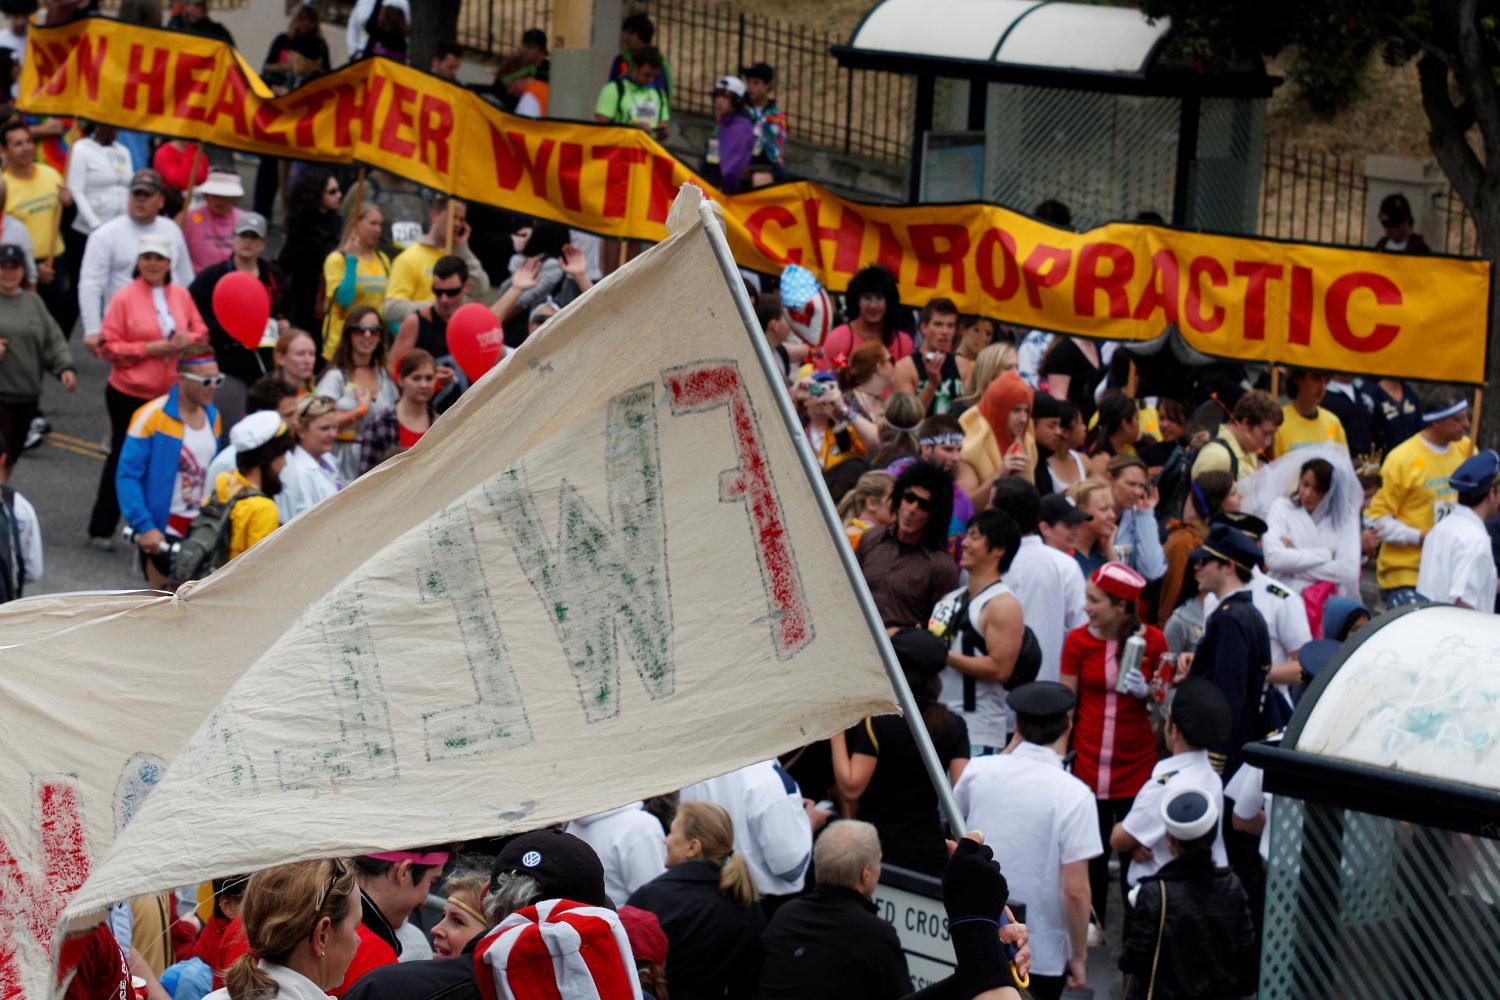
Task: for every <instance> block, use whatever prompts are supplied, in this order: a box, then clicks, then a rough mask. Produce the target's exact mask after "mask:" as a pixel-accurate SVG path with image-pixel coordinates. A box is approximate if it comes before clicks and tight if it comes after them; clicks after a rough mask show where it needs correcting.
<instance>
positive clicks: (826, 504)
mask: <svg viewBox="0 0 1500 1000" xmlns="http://www.w3.org/2000/svg"><path fill="white" fill-rule="evenodd" d="M698 216H699V218H701V219H702V220H703V228H704V229H706V230H707V231H708V242H709V245H710V246H712V247H713V249H714V258H715V259H716V260H717V261H718V262H719V270H720V271H722V272H723V273H724V280H725V281H726V282H728V284H729V294H730V295H732V296H733V297H734V304H735V306H736V307H737V308H738V309H739V311H740V319H742V320H743V321H744V323H745V330H746V332H748V333H749V334H750V344H751V346H752V347H753V348H754V349H755V357H756V359H757V360H758V361H759V362H760V367H761V371H762V372H763V373H764V374H765V376H766V381H767V382H769V383H770V384H771V393H772V395H773V396H775V398H776V409H777V410H778V411H779V412H780V413H781V419H782V422H783V423H785V424H786V430H787V433H788V434H789V435H790V436H791V439H792V443H793V447H794V448H795V450H796V452H797V461H798V462H799V463H801V465H802V472H803V474H804V475H805V476H806V477H807V482H808V485H810V486H811V487H812V491H813V497H814V498H815V499H816V500H817V502H818V513H820V514H822V516H823V524H824V526H825V527H826V528H827V529H828V533H829V535H831V536H832V537H833V540H834V548H835V549H836V550H837V551H838V554H839V562H840V563H842V565H843V567H844V574H845V575H846V576H847V577H848V578H849V585H850V586H851V587H853V588H854V599H855V600H856V601H857V602H858V603H859V610H860V613H861V614H862V615H863V616H864V619H865V624H866V625H868V626H869V628H870V636H871V638H873V639H874V640H875V649H876V650H877V651H878V652H879V653H880V663H881V666H883V667H885V673H886V676H887V677H888V678H889V679H890V682H891V687H892V688H894V689H895V691H896V701H897V702H899V703H900V705H901V712H902V714H903V715H905V716H906V727H907V728H908V729H910V730H911V736H912V739H913V740H915V741H916V744H917V752H918V754H919V755H920V756H921V758H922V766H923V767H924V768H925V769H926V770H927V779H928V780H929V781H931V782H932V787H933V790H934V791H936V792H937V797H938V803H939V804H940V805H941V806H942V808H943V813H944V815H946V816H947V817H948V825H949V827H950V828H951V829H952V831H953V835H954V836H955V837H962V836H963V835H964V832H965V828H964V817H963V813H961V812H959V809H958V802H957V800H956V799H954V797H953V788H952V786H951V785H949V784H948V774H947V772H946V771H944V770H943V764H942V761H940V760H939V759H938V755H937V749H936V748H935V747H934V746H933V745H932V737H931V736H929V735H928V734H927V726H926V725H925V724H924V723H923V722H922V710H921V709H919V708H918V707H917V699H916V698H915V697H913V695H912V693H911V687H910V686H909V685H908V684H907V683H906V675H905V674H904V673H903V672H902V671H901V664H900V662H899V661H897V659H896V651H895V650H894V649H892V648H891V638H890V636H889V635H887V634H886V631H885V623H884V622H883V621H881V619H880V612H878V611H876V610H875V599H874V598H873V597H871V596H870V588H869V587H868V586H866V584H865V577H864V573H862V572H861V571H860V568H859V563H858V562H857V561H856V560H855V558H854V549H852V548H851V547H850V546H849V540H848V537H847V536H846V535H845V534H844V523H843V521H841V520H840V519H839V515H838V510H837V509H836V508H835V507H834V505H833V498H832V497H830V496H829V495H828V487H827V486H826V485H824V483H823V473H822V471H821V469H819V467H818V461H817V459H816V458H814V457H813V453H812V445H811V444H809V443H808V440H807V434H806V433H804V432H803V430H802V421H801V420H800V419H799V418H798V417H797V410H796V407H794V406H793V405H792V397H791V396H790V395H789V394H788V393H787V391H786V385H785V383H784V381H783V377H782V374H781V372H780V371H779V370H778V368H777V364H776V360H775V357H774V356H773V355H772V353H771V346H770V344H769V343H767V341H766V338H765V336H764V334H763V333H762V332H761V329H760V323H759V322H758V321H757V320H756V318H755V307H754V306H753V305H752V304H751V302H750V295H749V293H748V292H746V291H745V281H744V279H743V278H742V277H740V269H739V265H737V264H736V263H735V262H734V254H733V253H732V252H731V251H730V249H729V241H728V240H727V239H726V238H725V236H724V230H723V228H722V227H721V225H720V223H719V220H718V217H717V216H715V215H714V212H713V207H712V205H711V203H710V202H709V200H708V199H707V198H704V199H703V201H702V202H700V203H699V205H698Z"/></svg>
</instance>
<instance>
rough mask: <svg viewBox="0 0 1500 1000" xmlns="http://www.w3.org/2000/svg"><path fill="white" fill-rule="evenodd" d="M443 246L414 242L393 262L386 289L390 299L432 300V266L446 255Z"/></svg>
mask: <svg viewBox="0 0 1500 1000" xmlns="http://www.w3.org/2000/svg"><path fill="white" fill-rule="evenodd" d="M444 256H445V255H444V253H443V248H442V247H430V246H428V245H427V244H425V243H413V244H412V245H411V246H409V247H407V248H406V249H405V250H402V251H401V252H400V253H399V254H397V255H396V259H395V260H394V261H392V262H391V283H390V285H389V287H387V288H386V290H385V297H386V298H388V299H400V300H402V301H403V302H431V301H432V297H433V296H432V268H433V265H435V264H436V263H437V262H438V261H440V260H442V259H443V257H444Z"/></svg>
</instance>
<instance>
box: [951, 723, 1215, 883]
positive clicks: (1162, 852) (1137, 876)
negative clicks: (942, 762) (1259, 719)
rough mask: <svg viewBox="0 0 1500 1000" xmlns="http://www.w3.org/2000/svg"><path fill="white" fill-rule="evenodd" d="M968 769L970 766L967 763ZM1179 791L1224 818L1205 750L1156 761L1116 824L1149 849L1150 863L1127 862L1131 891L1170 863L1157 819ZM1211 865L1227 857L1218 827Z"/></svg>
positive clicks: (1163, 830)
mask: <svg viewBox="0 0 1500 1000" xmlns="http://www.w3.org/2000/svg"><path fill="white" fill-rule="evenodd" d="M969 766H970V767H972V766H973V762H970V765H969ZM1183 788H1196V789H1198V790H1199V791H1201V792H1203V794H1205V795H1207V796H1208V797H1209V798H1211V799H1213V800H1214V804H1215V805H1217V806H1218V807H1219V815H1220V816H1223V815H1224V783H1223V782H1222V781H1221V780H1219V775H1218V773H1217V772H1216V771H1215V770H1214V768H1213V765H1212V764H1210V763H1209V762H1208V751H1207V750H1194V751H1193V752H1191V753H1180V754H1177V755H1176V756H1174V757H1168V758H1167V759H1166V760H1162V761H1157V763H1156V766H1155V767H1153V768H1152V769H1151V780H1150V781H1148V782H1146V783H1145V784H1144V785H1142V786H1141V790H1140V791H1139V792H1136V793H1135V802H1133V803H1132V804H1131V806H1130V812H1128V813H1126V814H1125V818H1124V819H1123V820H1121V821H1120V825H1121V826H1123V827H1124V828H1125V832H1126V833H1128V834H1130V835H1131V836H1132V837H1134V838H1135V839H1136V843H1139V844H1142V845H1143V846H1146V847H1149V848H1151V860H1150V861H1131V862H1130V869H1129V870H1128V871H1127V872H1126V873H1125V881H1126V882H1127V883H1128V884H1129V885H1130V886H1131V887H1132V888H1133V887H1134V886H1135V885H1136V883H1138V882H1140V880H1141V879H1143V878H1145V877H1146V876H1148V875H1155V874H1156V873H1157V872H1158V871H1160V870H1161V868H1162V866H1163V865H1165V864H1166V863H1167V862H1169V861H1171V860H1172V849H1171V848H1170V847H1168V846H1167V823H1166V821H1165V820H1163V819H1162V818H1161V804H1162V803H1163V802H1165V801H1166V798H1167V794H1168V792H1175V791H1178V790H1180V789H1183ZM1214 864H1215V865H1218V866H1219V867H1220V868H1223V867H1225V866H1226V865H1228V864H1229V855H1227V854H1225V853H1224V827H1223V824H1222V823H1221V824H1220V825H1219V827H1218V828H1217V829H1216V830H1215V831H1214Z"/></svg>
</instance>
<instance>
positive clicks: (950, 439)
mask: <svg viewBox="0 0 1500 1000" xmlns="http://www.w3.org/2000/svg"><path fill="white" fill-rule="evenodd" d="M917 442H918V443H919V444H920V445H921V446H922V447H923V448H941V447H942V446H943V445H945V444H951V445H954V446H957V447H961V446H962V445H963V443H964V436H963V435H962V434H955V433H948V434H929V435H927V436H926V437H922V438H918V439H917Z"/></svg>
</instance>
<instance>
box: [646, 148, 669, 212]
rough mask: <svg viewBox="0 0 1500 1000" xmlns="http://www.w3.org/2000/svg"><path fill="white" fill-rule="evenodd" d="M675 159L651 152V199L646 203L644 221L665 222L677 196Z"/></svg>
mask: <svg viewBox="0 0 1500 1000" xmlns="http://www.w3.org/2000/svg"><path fill="white" fill-rule="evenodd" d="M676 165H677V163H676V161H675V160H673V159H672V158H671V157H670V156H662V155H661V154H660V153H652V154H651V200H650V201H649V202H647V203H646V221H648V222H666V221H667V216H668V215H669V214H671V211H672V199H674V198H676V197H677V185H676V184H674V183H673V182H674V181H675V180H676V177H677V172H676Z"/></svg>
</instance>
